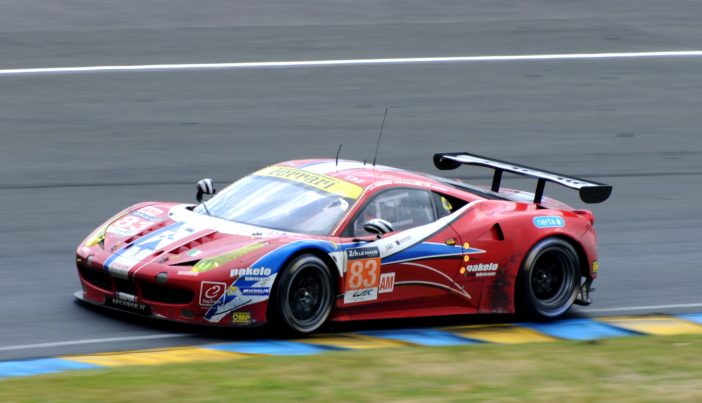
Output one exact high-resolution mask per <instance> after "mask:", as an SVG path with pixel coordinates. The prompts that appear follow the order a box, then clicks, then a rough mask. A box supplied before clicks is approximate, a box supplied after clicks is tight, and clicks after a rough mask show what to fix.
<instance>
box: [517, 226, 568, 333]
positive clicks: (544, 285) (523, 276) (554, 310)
mask: <svg viewBox="0 0 702 403" xmlns="http://www.w3.org/2000/svg"><path fill="white" fill-rule="evenodd" d="M579 273H580V270H579V265H578V254H577V252H576V251H575V248H573V246H572V245H571V244H570V243H568V242H566V241H564V240H562V239H558V238H547V239H544V240H543V241H541V242H539V243H538V244H536V245H535V246H534V248H532V250H531V251H530V252H529V254H528V255H527V258H526V259H525V260H524V265H523V267H522V270H521V272H520V274H519V290H518V292H519V294H520V295H521V298H519V299H520V300H521V301H519V302H521V303H522V304H523V305H524V306H523V308H525V309H523V310H525V311H526V313H527V314H529V315H530V316H532V317H534V318H536V319H550V318H556V317H558V316H560V315H563V314H564V313H565V312H566V311H568V309H570V307H571V306H572V305H573V302H574V301H575V298H576V296H577V290H578V283H579V280H580V274H579Z"/></svg>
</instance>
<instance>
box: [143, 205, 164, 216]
mask: <svg viewBox="0 0 702 403" xmlns="http://www.w3.org/2000/svg"><path fill="white" fill-rule="evenodd" d="M138 211H140V212H142V213H144V214H146V215H149V216H151V217H154V218H155V217H158V216H160V215H163V210H161V209H160V208H158V207H155V206H146V207H142V208H140V209H139V210H138Z"/></svg>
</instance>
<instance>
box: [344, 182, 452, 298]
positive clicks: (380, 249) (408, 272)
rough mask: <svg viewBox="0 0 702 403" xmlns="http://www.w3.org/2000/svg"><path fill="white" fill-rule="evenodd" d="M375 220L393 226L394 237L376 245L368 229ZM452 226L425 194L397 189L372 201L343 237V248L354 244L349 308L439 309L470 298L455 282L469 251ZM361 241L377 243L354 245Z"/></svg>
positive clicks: (348, 266) (349, 252) (348, 269)
mask: <svg viewBox="0 0 702 403" xmlns="http://www.w3.org/2000/svg"><path fill="white" fill-rule="evenodd" d="M374 218H380V219H383V220H385V221H387V222H389V223H390V225H391V226H392V228H393V232H391V233H389V234H386V235H385V236H383V237H382V238H381V239H377V240H372V239H373V238H372V236H373V235H372V234H369V233H368V232H366V231H365V230H364V229H363V225H364V224H365V223H366V222H368V221H369V220H371V219H374ZM446 222H447V220H446V219H441V220H439V219H438V212H437V207H436V204H435V200H434V198H433V194H432V192H429V191H427V190H424V189H418V188H393V189H389V190H385V191H381V192H379V193H378V194H377V195H375V196H374V197H372V198H370V199H369V200H368V201H367V202H366V203H365V204H364V205H363V206H362V207H361V208H360V209H359V211H358V213H357V214H356V215H355V216H354V218H353V219H352V220H351V221H350V223H349V225H348V227H347V228H346V230H345V231H344V233H343V238H342V239H343V241H342V242H344V243H345V245H349V244H350V245H349V247H348V248H347V249H346V251H345V270H344V271H345V274H344V281H343V287H344V290H343V294H344V301H343V305H344V306H345V307H348V308H353V307H355V306H364V307H365V308H366V309H369V310H372V309H379V310H406V309H417V308H429V307H432V306H436V305H437V304H440V303H441V302H442V301H444V300H445V299H446V296H447V294H448V293H458V294H460V295H464V294H465V293H464V292H463V290H462V289H461V288H460V286H459V285H457V284H456V283H455V280H454V278H455V274H456V272H457V271H458V270H459V267H460V264H461V262H462V259H463V255H462V252H463V250H462V247H461V245H460V244H458V234H457V233H456V232H455V231H454V230H453V229H452V228H451V227H450V226H449V225H447V224H446ZM359 238H363V239H369V240H371V241H369V242H353V241H354V240H358V239H359ZM347 242H348V243H347ZM372 302H375V303H378V304H375V305H373V306H369V305H371V304H370V303H372Z"/></svg>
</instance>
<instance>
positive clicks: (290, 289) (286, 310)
mask: <svg viewBox="0 0 702 403" xmlns="http://www.w3.org/2000/svg"><path fill="white" fill-rule="evenodd" d="M334 298H335V294H334V282H333V278H332V275H331V272H330V271H329V268H328V267H327V265H326V264H325V263H324V262H323V261H322V260H321V259H320V258H318V257H316V256H314V255H309V254H305V255H301V256H299V257H297V258H295V259H294V260H293V261H291V262H290V263H289V264H288V265H287V267H286V268H285V270H283V272H282V273H281V275H280V279H279V282H278V285H277V287H276V292H275V303H274V307H275V312H274V317H275V322H276V323H275V324H276V325H278V327H280V328H282V330H283V331H285V332H287V333H291V334H309V333H312V332H314V331H315V330H317V329H319V328H320V327H321V326H322V325H324V323H325V322H326V321H327V319H328V318H329V315H330V314H331V311H332V307H333V305H334Z"/></svg>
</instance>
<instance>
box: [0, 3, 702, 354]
mask: <svg viewBox="0 0 702 403" xmlns="http://www.w3.org/2000/svg"><path fill="white" fill-rule="evenodd" d="M262 3H264V2H258V1H248V2H247V1H237V2H227V1H204V2H190V1H172V2H167V3H165V2H141V1H123V2H119V3H117V2H98V3H85V2H80V1H56V2H39V1H36V0H21V1H20V0H16V1H10V2H5V3H4V4H3V11H2V13H0V69H13V68H32V67H65V66H99V65H141V64H161V63H220V62H265V61H290V60H329V59H361V58H395V57H443V56H480V55H528V54H570V53H601V52H648V51H676V50H699V49H700V48H702V41H701V39H702V26H700V24H699V21H700V20H701V19H702V18H701V17H702V6H701V5H700V4H699V3H698V2H692V1H676V2H660V1H633V0H631V1H620V2H616V4H614V3H612V2H608V1H593V2H576V1H572V2H570V1H565V2H551V1H531V2H524V3H523V4H522V3H520V5H518V6H515V5H513V4H512V3H513V2H501V1H482V2H465V1H453V2H451V1H445V2H442V1H438V2H422V1H401V2H396V1H393V2H390V1H385V2H383V1H360V0H357V1H334V2H330V1H316V2H315V1H298V2H292V3H288V2H286V3H284V4H274V3H269V2H265V4H262ZM527 3H528V4H527ZM701 71H702V57H688V58H681V57H659V58H631V59H601V60H549V61H500V62H465V63H444V64H438V63H425V64H402V65H374V66H343V67H298V68H248V69H237V70H227V69H215V70H195V71H190V70H189V71H142V72H139V71H135V72H128V73H90V74H41V75H5V76H0V201H1V202H2V208H1V209H0V359H18V358H29V357H40V356H50V355H59V354H75V353H91V352H97V351H110V350H126V349H137V348H150V347H159V346H174V345H186V344H187V345H193V344H201V343H206V342H212V341H216V340H222V339H227V340H229V339H232V338H238V337H240V335H242V334H243V335H244V336H243V337H257V334H256V333H255V332H249V333H246V332H244V333H239V332H232V331H200V330H198V329H192V328H184V327H181V326H171V325H166V324H160V323H153V322H145V321H142V320H139V319H134V318H131V317H128V316H124V315H114V314H109V315H106V314H104V313H103V312H102V311H99V310H95V309H90V308H86V307H84V306H83V305H81V304H77V303H75V302H74V300H73V297H72V293H73V292H74V291H76V290H77V289H79V283H78V279H77V275H76V273H75V269H74V251H75V248H76V246H77V244H78V243H79V242H80V240H81V239H82V238H83V237H84V236H85V235H86V234H87V233H88V232H90V230H91V229H92V228H94V227H95V226H97V225H98V224H99V223H100V222H101V221H103V220H104V219H106V218H107V217H109V216H111V215H112V214H113V213H114V212H116V211H118V210H120V209H122V208H124V207H126V206H128V205H130V204H132V203H135V202H138V201H143V200H178V201H191V200H192V199H193V196H194V189H195V186H194V183H195V182H196V181H197V180H198V179H200V178H203V177H213V178H215V180H216V181H218V182H219V183H220V184H224V183H227V182H229V181H232V180H234V179H236V178H238V177H240V176H242V175H245V174H246V173H248V172H250V171H252V170H255V169H257V168H259V167H262V166H264V165H267V164H271V163H274V162H278V161H281V160H287V159H294V158H307V157H330V156H333V155H334V154H335V152H336V149H337V147H338V146H339V144H343V149H342V157H343V158H348V159H358V160H363V159H372V157H373V153H374V148H375V143H376V139H377V137H376V136H377V133H378V128H379V126H380V121H381V118H382V115H383V111H384V109H385V108H386V107H389V108H390V112H389V115H388V118H387V122H386V124H385V131H384V133H383V139H382V144H381V149H380V152H379V157H378V159H379V162H380V163H382V164H385V165H393V166H398V167H402V168H409V169H415V170H420V171H426V172H436V171H435V169H434V168H433V166H432V163H431V155H432V153H434V152H439V151H460V150H465V151H472V152H475V153H479V154H484V155H489V156H494V157H497V158H500V159H506V160H513V161H517V162H521V163H524V164H527V165H531V166H537V167H542V168H545V169H550V170H555V171H560V172H564V173H569V174H573V175H577V176H583V177H587V178H591V179H594V180H599V181H604V182H607V183H611V184H612V185H614V193H613V195H612V197H611V199H610V200H608V201H607V202H605V203H604V204H601V205H595V206H591V208H592V210H593V211H594V212H595V214H596V216H597V224H596V225H597V228H598V230H599V233H600V250H601V256H600V267H601V270H600V273H601V274H600V278H599V280H598V281H597V283H596V287H597V291H596V292H595V294H594V299H595V303H594V304H593V305H592V306H591V307H590V308H588V309H576V310H574V312H573V314H572V315H574V316H578V315H580V316H583V315H589V316H595V315H607V314H615V313H616V314H618V315H621V314H628V313H636V314H639V313H654V312H662V313H681V312H695V311H700V310H702V293H701V292H700V284H702V270H701V267H700V261H702V248H701V246H702V242H701V239H700V238H701V237H700V235H699V233H700V228H701V227H702V225H701V224H702V214H700V211H699V207H698V206H699V205H700V185H702V180H701V179H702V158H701V156H702V139H701V138H700V133H699V131H700V117H701V116H702V103H701V101H700V100H702V76H701V75H700V72H701ZM450 174H451V175H455V176H457V177H463V178H468V179H471V180H473V181H475V182H478V183H481V182H482V183H485V182H487V181H488V179H487V178H488V172H485V171H481V170H480V169H478V168H464V169H461V170H458V171H455V172H451V173H450ZM507 184H508V185H512V186H514V187H522V188H531V186H532V183H531V182H529V181H526V180H516V179H515V180H510V181H508V182H507ZM547 194H549V195H552V196H555V197H558V198H561V199H563V200H564V201H567V202H570V203H572V204H574V205H578V206H580V205H581V204H580V203H579V201H578V200H577V198H576V195H575V193H574V192H570V191H567V190H562V189H556V188H555V187H548V186H547ZM461 320H462V321H463V323H480V322H481V321H496V320H497V321H499V320H509V318H507V319H505V318H497V319H495V318H491V317H488V318H483V317H478V318H462V319H461ZM434 323H435V322H433V321H413V322H412V323H411V325H413V326H417V325H419V326H430V325H432V324H434ZM404 325H406V324H401V325H399V326H404ZM356 326H357V328H358V327H360V328H361V329H377V328H379V327H380V325H377V324H359V325H356ZM391 326H392V325H391Z"/></svg>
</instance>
